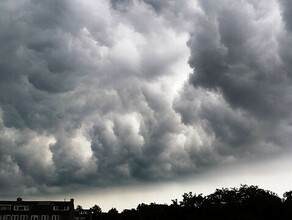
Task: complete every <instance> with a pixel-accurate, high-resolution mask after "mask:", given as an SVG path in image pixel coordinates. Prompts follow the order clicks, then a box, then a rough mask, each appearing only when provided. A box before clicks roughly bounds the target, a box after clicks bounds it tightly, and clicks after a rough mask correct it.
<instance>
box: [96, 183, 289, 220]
mask: <svg viewBox="0 0 292 220" xmlns="http://www.w3.org/2000/svg"><path fill="white" fill-rule="evenodd" d="M182 197H183V199H182V201H178V200H177V199H175V200H172V204H171V205H166V204H155V203H151V204H149V205H147V204H144V203H142V204H139V205H138V206H137V208H136V209H131V210H129V209H126V210H124V211H123V212H122V213H118V212H117V210H116V209H114V208H113V209H111V210H110V211H109V212H108V213H101V212H97V213H95V215H93V220H112V219H113V220H115V219H116V220H164V219H165V220H171V219H184V220H189V219H190V220H191V219H192V220H201V219H202V220H203V219H204V220H205V219H219V220H220V219H224V220H226V219H227V220H229V219H230V220H231V219H232V220H262V219H263V220H272V219H291V217H292V191H289V192H286V193H284V198H283V199H281V198H279V197H278V196H277V195H276V194H275V193H273V192H271V191H269V190H264V189H260V188H259V187H257V186H247V185H241V186H240V188H222V189H216V191H215V192H214V193H212V194H210V195H207V196H205V197H204V196H203V195H202V194H198V195H197V194H193V193H192V192H189V193H185V194H183V196H182Z"/></svg>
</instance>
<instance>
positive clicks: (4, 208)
mask: <svg viewBox="0 0 292 220" xmlns="http://www.w3.org/2000/svg"><path fill="white" fill-rule="evenodd" d="M0 210H11V205H0Z"/></svg>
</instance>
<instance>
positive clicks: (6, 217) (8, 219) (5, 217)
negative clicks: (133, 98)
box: [3, 215, 11, 220]
mask: <svg viewBox="0 0 292 220" xmlns="http://www.w3.org/2000/svg"><path fill="white" fill-rule="evenodd" d="M10 219H11V216H10V215H4V216H3V220H10Z"/></svg>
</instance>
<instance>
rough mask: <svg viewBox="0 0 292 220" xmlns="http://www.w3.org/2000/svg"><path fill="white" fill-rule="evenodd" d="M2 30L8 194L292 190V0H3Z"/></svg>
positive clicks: (1, 116) (127, 196)
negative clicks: (250, 187) (242, 187)
mask: <svg viewBox="0 0 292 220" xmlns="http://www.w3.org/2000/svg"><path fill="white" fill-rule="evenodd" d="M0 27H1V28H0V195H1V199H13V200H14V199H15V198H17V197H23V198H24V199H42V200H46V199H52V200H56V199H62V200H63V199H70V198H74V199H75V205H77V204H79V205H82V206H84V207H91V206H93V205H94V204H98V205H100V207H101V208H102V209H103V210H105V211H106V210H108V209H110V208H111V207H116V208H118V209H119V210H120V211H121V210H123V209H124V208H132V207H136V206H137V205H138V204H139V203H142V202H145V203H149V202H157V203H170V202H171V199H176V198H178V199H180V198H181V195H182V194H183V193H184V192H189V191H193V192H196V193H200V192H203V193H211V192H213V191H214V190H215V189H216V188H218V187H219V188H221V187H233V186H236V187H238V186H240V184H245V183H247V184H253V185H259V186H261V187H265V188H266V189H269V190H273V191H275V192H276V193H278V194H279V196H282V193H283V192H285V191H288V190H292V188H289V187H290V186H289V183H291V182H292V173H291V169H292V162H290V158H291V156H292V149H291V146H290V145H291V142H292V135H291V134H292V115H291V109H292V95H291V94H292V49H291V45H292V1H290V0H269V1H266V0H237V1H234V0H42V1H38V0H2V1H1V2H0Z"/></svg>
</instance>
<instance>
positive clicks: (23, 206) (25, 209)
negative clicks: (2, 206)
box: [14, 205, 29, 211]
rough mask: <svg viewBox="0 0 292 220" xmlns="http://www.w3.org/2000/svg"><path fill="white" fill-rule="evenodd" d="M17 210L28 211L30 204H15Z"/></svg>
mask: <svg viewBox="0 0 292 220" xmlns="http://www.w3.org/2000/svg"><path fill="white" fill-rule="evenodd" d="M14 210H15V211H28V210H29V206H28V205H16V206H14Z"/></svg>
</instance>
